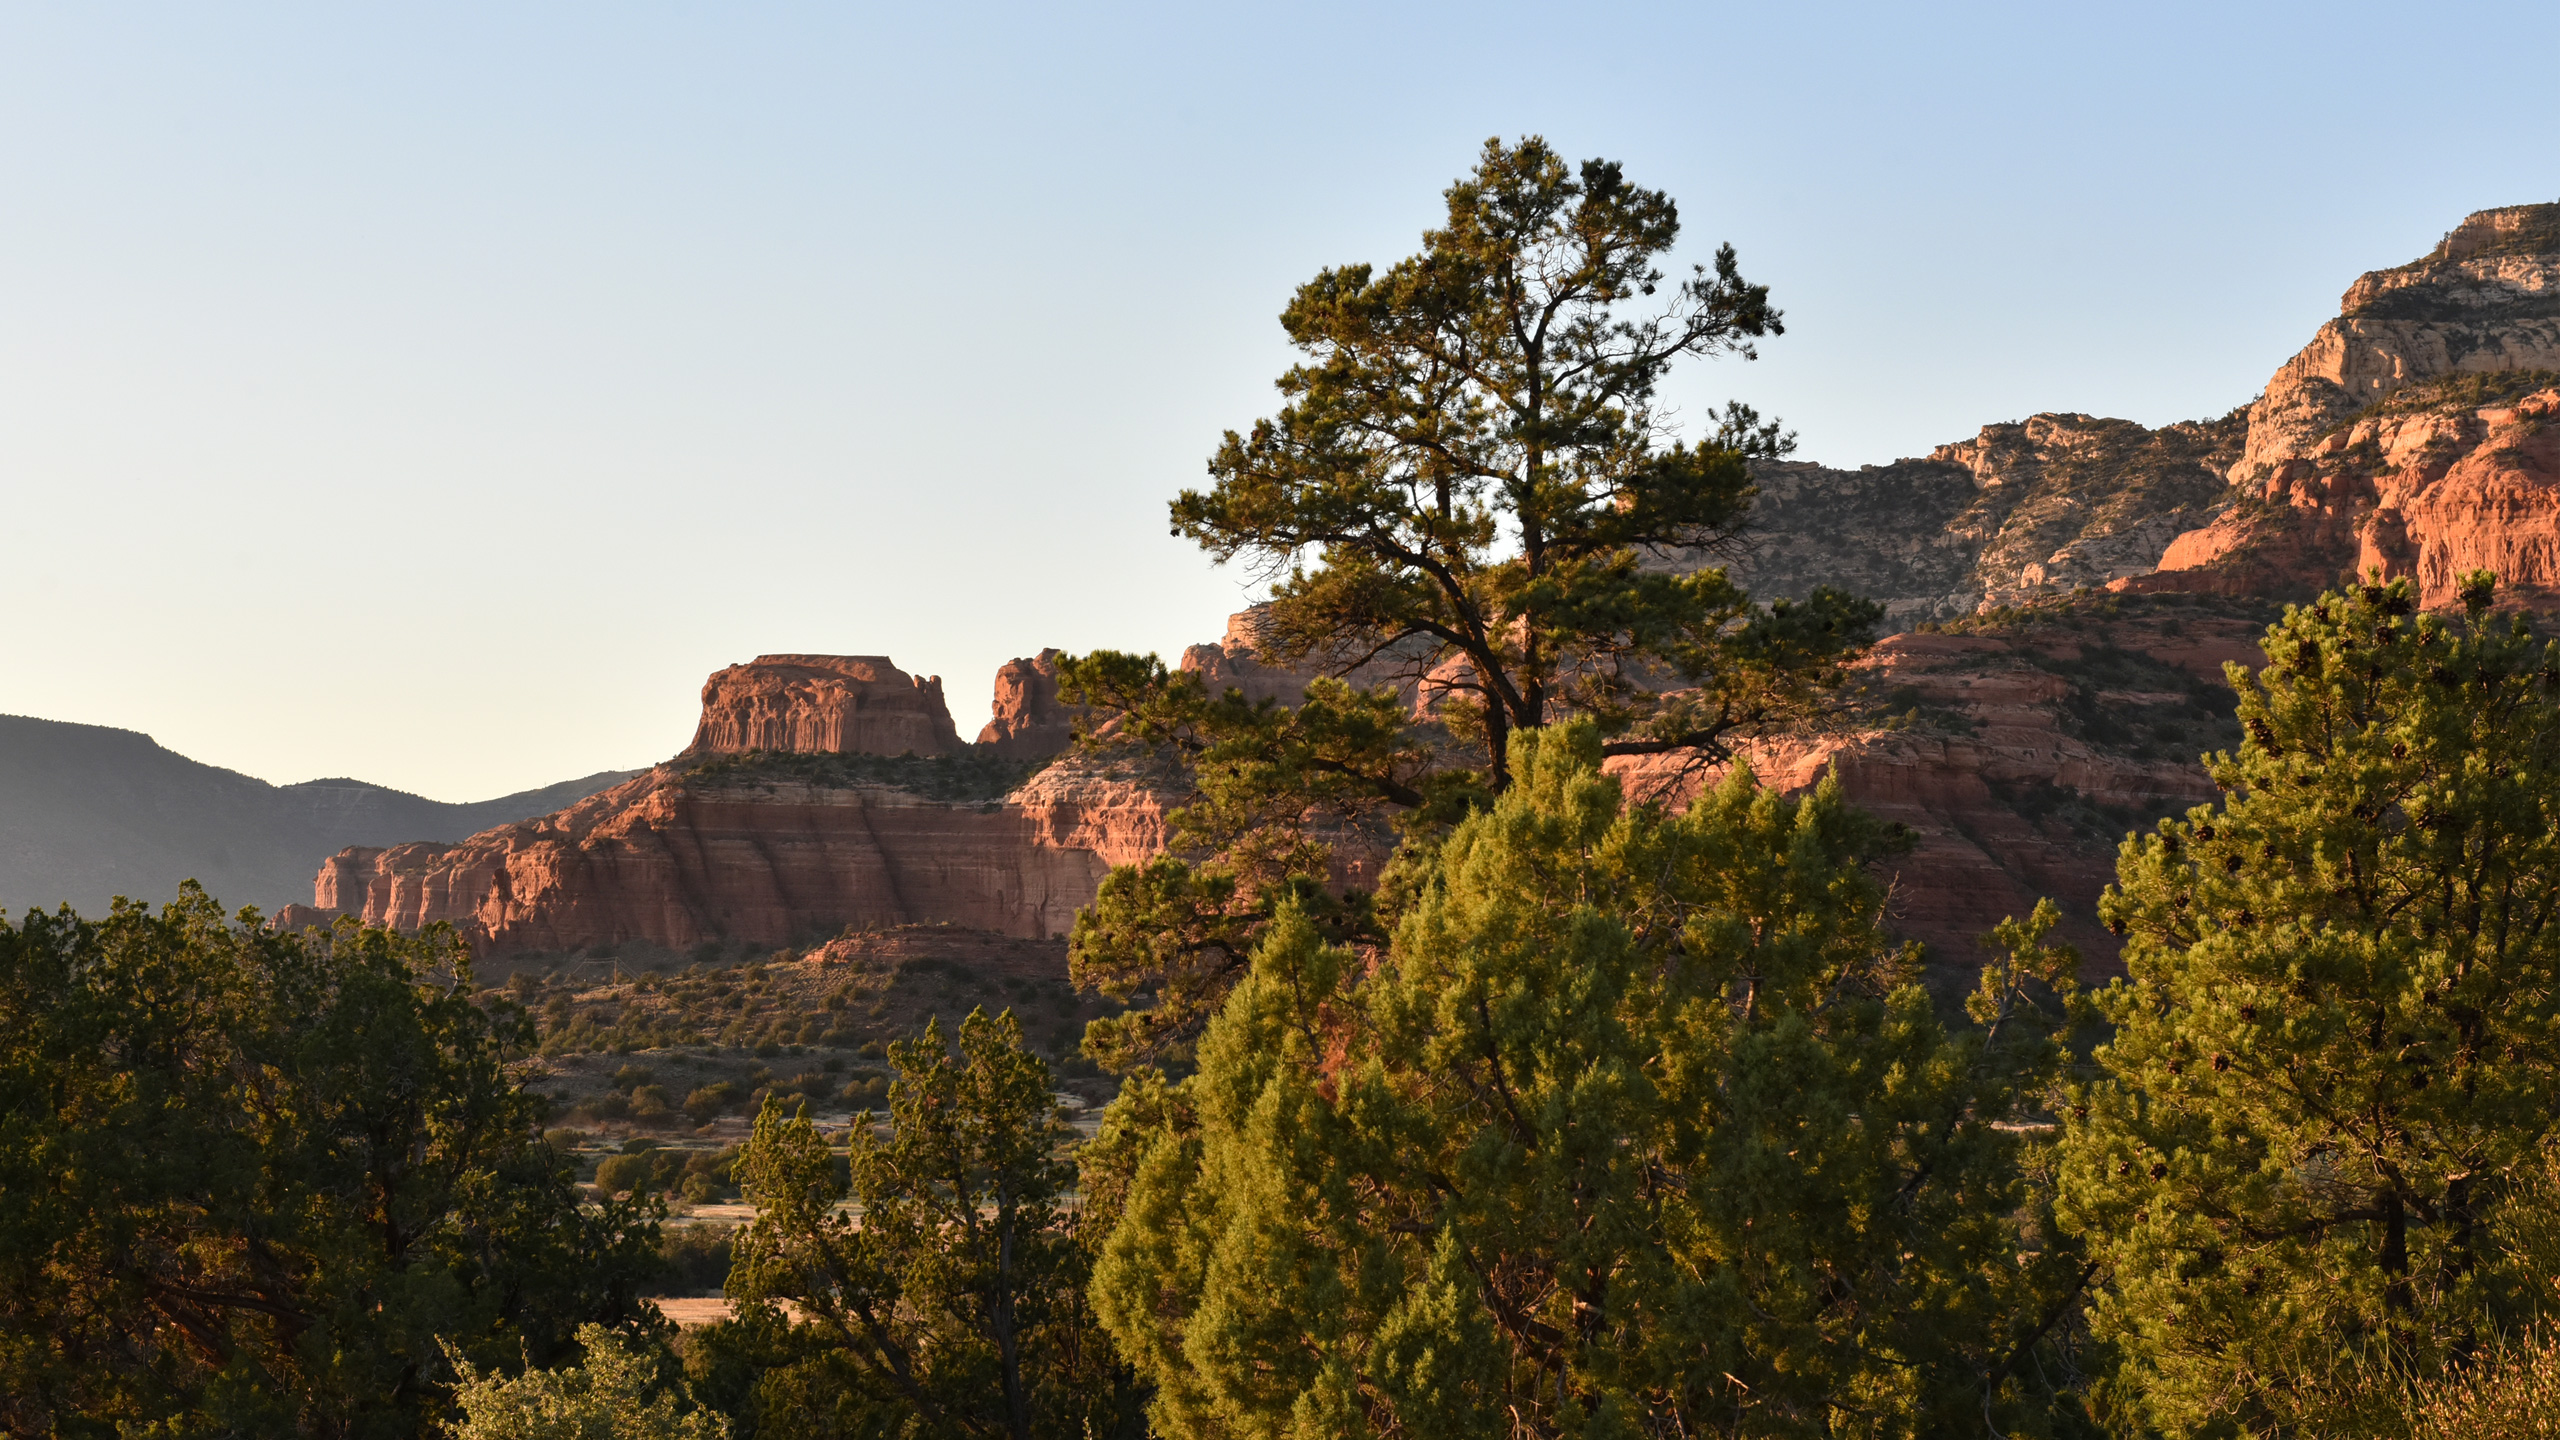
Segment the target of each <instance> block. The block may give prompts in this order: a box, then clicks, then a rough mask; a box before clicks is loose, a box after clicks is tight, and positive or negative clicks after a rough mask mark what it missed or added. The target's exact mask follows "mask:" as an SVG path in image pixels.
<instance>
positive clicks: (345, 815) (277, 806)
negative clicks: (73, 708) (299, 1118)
mask: <svg viewBox="0 0 2560 1440" xmlns="http://www.w3.org/2000/svg"><path fill="white" fill-rule="evenodd" d="M630 774H631V772H629V771H607V772H604V773H601V774H596V775H590V776H586V777H585V778H583V779H578V780H567V781H563V782H561V783H559V784H557V785H550V786H545V787H543V788H541V789H539V790H527V791H524V792H522V793H520V794H515V795H504V796H500V797H499V798H497V799H495V800H482V801H475V802H471V803H468V804H450V803H447V802H444V801H438V800H429V799H426V798H424V797H422V796H417V795H411V794H409V793H407V792H405V791H401V790H394V789H391V788H390V787H388V786H384V785H374V784H369V783H367V782H365V781H362V780H345V779H335V780H308V781H304V782H303V783H301V784H299V785H270V784H268V783H267V782H266V781H264V780H259V779H255V778H253V777H251V776H247V775H242V774H240V773H238V772H237V771H232V770H224V769H220V768H218V767H215V766H212V765H205V764H201V763H199V762H197V761H194V760H190V759H188V758H187V757H185V756H183V755H180V754H177V753H175V752H173V751H170V750H167V749H164V748H162V747H161V746H160V745H159V744H158V743H156V742H155V741H153V740H152V738H151V737H150V736H148V735H141V734H137V733H135V732H133V731H131V730H115V729H110V728H108V727H106V726H102V725H73V724H67V723H65V722H63V721H59V720H37V719H31V718H28V717H26V716H18V715H9V716H0V907H5V908H7V909H10V910H18V909H23V908H26V907H28V906H36V907H41V908H50V907H52V906H55V905H61V904H69V905H71V906H72V907H74V908H75V909H77V910H79V911H81V912H82V913H83V914H95V913H98V912H101V911H104V910H105V909H106V908H107V905H108V902H109V901H111V900H112V899H113V898H114V897H116V896H118V895H126V896H131V897H132V898H134V899H137V900H147V901H151V902H154V903H159V902H163V901H167V900H170V899H173V898H175V896H176V894H177V890H178V886H179V885H180V884H181V883H183V882H185V881H187V880H196V881H199V882H201V883H202V884H203V885H204V887H205V889H206V890H207V891H208V892H210V893H211V894H212V895H213V896H214V897H215V898H216V899H218V900H220V901H222V902H223V903H225V904H227V905H255V906H258V907H259V908H261V909H265V908H270V907H273V906H277V905H282V904H285V903H287V902H289V901H291V900H293V899H295V898H297V897H299V896H301V895H302V894H304V893H305V892H306V891H307V889H308V887H309V885H310V883H311V881H310V877H311V864H312V861H313V860H314V859H316V858H317V857H319V856H322V855H326V854H328V853H329V852H330V851H332V850H336V849H338V848H339V847H341V846H345V845H353V844H364V845H382V844H388V843H390V842H393V841H397V840H405V839H412V838H416V837H419V836H427V837H433V838H436V839H445V840H452V839H459V838H461V837H462V836H464V835H468V834H471V833H472V832H474V831H477V830H483V829H486V828H488V827H489V826H491V825H496V824H500V823H502V822H505V821H510V820H517V819H521V818H523V817H525V816H528V815H539V814H543V813H546V812H548V811H552V810H556V809H559V808H560V807H561V806H563V805H566V804H569V803H571V802H572V801H575V800H578V799H580V798H583V797H584V796H587V795H590V794H593V793H594V792H596V791H598V790H601V789H604V788H605V787H606V786H608V785H612V784H614V783H616V782H617V781H620V780H623V779H626V778H628V776H629V775H630Z"/></svg>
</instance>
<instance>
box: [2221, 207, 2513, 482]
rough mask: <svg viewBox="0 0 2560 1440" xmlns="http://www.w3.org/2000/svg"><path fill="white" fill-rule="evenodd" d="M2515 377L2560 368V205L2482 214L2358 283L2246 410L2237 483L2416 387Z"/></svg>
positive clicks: (2256, 477)
mask: <svg viewBox="0 0 2560 1440" xmlns="http://www.w3.org/2000/svg"><path fill="white" fill-rule="evenodd" d="M2516 370H2560V205H2511V206H2508V207H2506V208H2503V209H2498V210H2482V211H2480V212H2478V213H2476V214H2473V215H2471V216H2469V217H2467V218H2466V219H2464V220H2463V222H2462V223H2461V224H2460V225H2457V226H2455V227H2454V228H2453V230H2452V231H2451V232H2450V233H2448V234H2447V235H2446V236H2445V237H2444V239H2443V241H2441V242H2440V243H2439V244H2437V246H2436V248H2435V249H2434V250H2432V251H2430V252H2428V253H2427V254H2426V255H2424V256H2422V257H2420V258H2419V259H2416V260H2413V261H2411V262H2409V263H2408V264H2406V265H2401V266H2397V267H2395V268H2393V269H2389V270H2374V271H2370V272H2368V273H2366V274H2364V275H2362V276H2359V277H2358V278H2357V280H2356V282H2355V284H2353V285H2351V286H2348V287H2347V293H2346V294H2345V295H2344V296H2343V297H2341V299H2340V300H2339V303H2338V317H2337V318H2336V319H2334V320H2331V321H2329V322H2328V323H2326V324H2324V325H2322V326H2321V327H2320V330H2319V333H2317V334H2316V335H2314V336H2313V337H2312V339H2311V343H2310V344H2308V345H2305V346H2304V347H2302V350H2301V352H2300V353H2298V354H2296V355H2295V356H2294V357H2293V358H2292V359H2291V360H2288V361H2286V362H2285V363H2284V365H2283V367H2282V368H2280V369H2278V370H2277V371H2276V373H2275V376H2274V378H2272V379H2270V380H2269V381H2268V382H2267V388H2266V393H2265V394H2263V395H2261V396H2259V397H2258V400H2257V402H2256V403H2255V404H2253V405H2251V406H2250V407H2249V440H2248V445H2247V447H2246V448H2245V450H2244V451H2243V453H2242V454H2241V456H2240V459H2239V461H2238V462H2237V463H2236V464H2235V465H2234V466H2233V468H2232V472H2231V480H2232V483H2234V484H2236V485H2251V484H2256V483H2261V482H2264V481H2265V480H2267V479H2268V478H2269V477H2270V476H2271V475H2272V474H2273V472H2274V471H2276V470H2277V469H2279V468H2281V467H2282V466H2283V465H2284V464H2285V463H2286V462H2287V461H2289V460H2292V459H2294V458H2296V457H2298V456H2300V455H2302V454H2303V453H2305V451H2306V450H2307V449H2308V448H2309V447H2310V446H2312V445H2313V444H2315V443H2316V442H2317V441H2318V440H2319V439H2320V438H2321V437H2322V436H2324V435H2326V434H2328V433H2330V432H2331V431H2333V430H2335V429H2336V428H2337V426H2338V425H2339V423H2340V422H2341V421H2343V420H2345V419H2347V418H2348V417H2350V416H2351V415H2353V414H2354V413H2355V412H2356V411H2358V410H2360V409H2363V408H2364V407H2366V406H2370V405H2373V404H2375V403H2376V402H2379V401H2382V400H2386V399H2388V398H2389V397H2390V396H2391V395H2392V394H2393V393H2395V392H2397V391H2399V390H2402V389H2405V388H2407V387H2409V386H2411V385H2416V384H2420V383H2422V382H2425V381H2428V380H2433V379H2436V378H2438V377H2440V376H2446V375H2455V374H2472V375H2485V374H2497V373H2502V372H2507V371H2516Z"/></svg>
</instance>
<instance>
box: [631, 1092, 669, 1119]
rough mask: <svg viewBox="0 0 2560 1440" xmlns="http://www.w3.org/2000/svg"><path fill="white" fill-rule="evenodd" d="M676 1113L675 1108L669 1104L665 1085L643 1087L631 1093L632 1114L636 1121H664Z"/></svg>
mask: <svg viewBox="0 0 2560 1440" xmlns="http://www.w3.org/2000/svg"><path fill="white" fill-rule="evenodd" d="M674 1113H675V1107H674V1106H673V1105H670V1104H669V1103H667V1087H665V1086H664V1085H643V1086H641V1087H640V1088H639V1089H637V1090H634V1091H632V1092H631V1114H632V1117H633V1118H635V1119H639V1120H663V1119H665V1118H666V1117H668V1116H669V1115H672V1114H674Z"/></svg>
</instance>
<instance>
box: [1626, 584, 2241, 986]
mask: <svg viewBox="0 0 2560 1440" xmlns="http://www.w3.org/2000/svg"><path fill="white" fill-rule="evenodd" d="M2272 614H2273V607H2271V606H2268V605H2266V604H2264V603H2262V602H2256V601H2250V600H2227V599H2222V598H2219V597H2208V596H2187V595H2176V596H2159V597H2149V596H2142V597H2110V596H2106V595H2104V594H2094V595H2093V594H2086V593H2084V594H2082V595H2080V596H2076V597H2064V598H2060V599H2052V600H2044V601H2038V602H2035V603H2033V604H2032V605H2030V606H2027V607H2025V608H2023V609H2017V610H2012V611H2010V612H2007V613H2005V614H2003V615H2001V616H1998V617H1996V618H1985V619H1980V620H1968V621H1959V622H1956V623H1954V624H1952V625H1949V626H1945V627H1937V626H1933V627H1931V628H1930V629H1929V630H1926V631H1914V632H1910V633H1906V634H1902V635H1898V636H1894V637H1892V638H1890V639H1888V640H1886V641H1884V642H1883V643H1881V644H1879V645H1878V646H1877V647H1876V648H1875V650H1874V651H1873V652H1871V653H1870V654H1869V655H1868V656H1867V657H1866V658H1865V659H1864V660H1863V661H1861V662H1860V663H1859V665H1858V667H1857V670H1858V679H1857V682H1856V683H1855V684H1854V685H1853V686H1852V687H1851V689H1850V691H1849V693H1848V694H1847V695H1846V696H1845V697H1844V699H1845V701H1846V703H1845V704H1844V705H1843V707H1842V709H1841V711H1840V713H1839V715H1838V716H1837V717H1836V718H1835V720H1834V721H1833V722H1832V723H1831V724H1828V725H1824V726H1820V727H1813V728H1809V729H1808V730H1806V731H1804V732H1802V733H1797V734H1790V735H1785V736H1779V737H1774V738H1769V739H1764V740H1761V741H1759V742H1756V743H1754V744H1752V745H1751V746H1749V747H1748V749H1747V751H1746V756H1745V758H1746V759H1747V760H1748V761H1749V763H1750V764H1751V765H1752V767H1753V769H1754V770H1755V771H1756V773H1757V774H1758V775H1759V776H1760V778H1761V779H1762V780H1763V781H1764V782H1766V783H1771V784H1775V785H1778V786H1780V787H1781V788H1783V789H1786V790H1789V791H1797V790H1803V789H1806V788H1809V787H1811V786H1813V785H1814V784H1816V783H1818V782H1819V781H1820V780H1821V779H1822V777H1823V775H1824V774H1825V773H1827V772H1830V771H1834V770H1836V771H1837V772H1838V774H1839V776H1840V782H1841V785H1842V788H1843V790H1844V792H1845V793H1846V795H1847V797H1848V798H1849V799H1850V800H1851V801H1852V802H1853V803H1855V804H1857V805H1859V806H1861V807H1863V808H1864V809H1866V810H1868V811H1870V812H1872V813H1874V814H1876V815H1877V816H1879V817H1881V818H1883V819H1886V820H1890V821H1896V822H1899V823H1901V824H1903V825H1905V826H1907V827H1909V828H1910V830H1911V832H1912V837H1913V842H1914V843H1913V848H1912V850H1911V851H1910V852H1909V853H1908V854H1906V855H1903V856H1900V857H1897V858H1895V859H1892V860H1889V861H1886V862H1884V863H1882V864H1881V865H1880V866H1879V867H1878V868H1879V870H1880V872H1881V875H1882V878H1884V879H1885V880H1886V881H1887V882H1888V883H1889V884H1890V885H1891V887H1892V892H1893V901H1892V915H1893V921H1894V925H1895V927H1896V929H1897V930H1898V931H1899V932H1900V933H1901V934H1903V935H1904V936H1906V937H1908V938H1911V939H1917V940H1921V941H1924V942H1926V943H1927V944H1928V946H1929V947H1930V952H1931V958H1932V959H1933V960H1934V961H1937V962H1940V963H1942V964H1952V965H1954V966H1956V967H1957V969H1958V971H1961V969H1962V968H1963V967H1966V966H1970V965H1972V964H1975V963H1978V962H1979V960H1980V959H1981V955H1980V952H1979V950H1978V946H1977V942H1978V940H1979V939H1980V937H1981V936H1982V935H1983V934H1984V933H1986V932H1987V931H1989V930H1990V929H1991V927H1992V926H1993V925H1996V924H1998V923H1999V921H2000V920H2001V919H2002V918H2003V917H2005V916H2009V915H2024V914H2025V913H2027V911H2028V910H2030V909H2032V908H2033V907H2034V905H2035V902H2036V900H2037V899H2038V898H2039V897H2042V896H2050V897H2052V898H2053V899H2054V900H2055V901H2056V902H2057V903H2059V904H2060V905H2061V906H2062V908H2063V912H2064V916H2065V924H2064V932H2063V934H2064V938H2066V939H2069V940H2070V941H2072V942H2073V943H2075V944H2077V945H2079V946H2080V947H2081V950H2082V953H2083V955H2084V957H2085V958H2086V959H2087V960H2088V961H2089V969H2090V973H2091V974H2093V975H2095V974H2103V973H2106V972H2107V971H2109V970H2110V969H2111V968H2112V967H2113V964H2114V957H2115V954H2116V944H2115V941H2114V940H2113V939H2112V938H2111V937H2109V936H2108V935H2107V934H2106V933H2105V932H2104V931H2103V930H2101V929H2099V928H2098V925H2097V923H2096V910H2095V904H2096V900H2097V897H2098V893H2099V891H2100V890H2102V889H2104V888H2105V886H2106V884H2107V883H2108V881H2109V880H2111V879H2112V878H2113V875H2114V867H2115V851H2116V845H2117V843H2118V842H2119V841H2120V840H2122V838H2123V837H2124V834H2125V832H2126V831H2127V830H2128V829H2130V828H2133V827H2135V826H2137V825H2143V824H2147V823H2149V822H2151V821H2154V820H2157V819H2159V818H2160V817H2161V816H2163V815H2167V814H2171V813H2177V812H2182V811H2183V810H2184V809H2185V808H2186V807H2188V806H2190V805H2196V804H2202V803H2205V802H2206V801H2209V800H2211V799H2212V798H2213V797H2214V794H2215V792H2214V787H2213V784H2212V782H2211V781H2210V779H2208V778H2207V776H2206V775H2205V773H2204V770H2203V768H2202V766H2201V765H2200V764H2198V759H2199V757H2201V756H2202V755H2204V754H2206V753H2208V752H2210V751H2212V750H2215V749H2228V748H2231V747H2232V746H2234V745H2236V744H2237V743H2238V739H2239V730H2238V726H2237V724H2236V722H2235V721H2234V720H2233V719H2232V714H2231V712H2232V696H2231V691H2230V689H2229V687H2228V685H2227V684H2226V682H2225V680H2224V678H2223V672H2222V666H2223V664H2224V663H2225V662H2226V661H2237V662H2239V663H2242V664H2246V665H2256V664H2261V663H2263V657H2261V656H2260V655H2259V653H2258V649H2257V638H2258V636H2259V635H2260V634H2261V633H2262V632H2263V631H2264V629H2265V627H2266V624H2267V621H2268V620H2269V619H2270V618H2271V617H2272ZM1609 768H1610V769H1611V770H1612V771H1613V772H1614V773H1616V774H1618V775H1619V776H1620V778H1621V780H1622V781H1623V782H1624V783H1625V784H1626V786H1627V788H1628V792H1629V794H1630V795H1631V796H1633V797H1635V798H1639V799H1662V800H1666V801H1669V802H1672V803H1679V802H1681V801H1684V800H1685V799H1686V798H1687V797H1688V796H1690V795H1693V794H1695V793H1696V791H1697V789H1698V788H1699V787H1700V786H1702V785H1706V784H1711V783H1714V781H1715V780H1716V779H1717V778H1719V777H1720V774H1721V771H1720V770H1717V769H1714V768H1707V767H1697V766H1689V765H1684V763H1683V760H1682V757H1678V756H1654V757H1645V758H1643V759H1620V760H1612V761H1611V762H1609ZM1953 973H1956V972H1941V974H1942V975H1946V974H1953ZM1948 983H1949V984H1951V985H1952V984H1954V983H1956V982H1955V981H1953V980H1950V981H1948Z"/></svg>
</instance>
